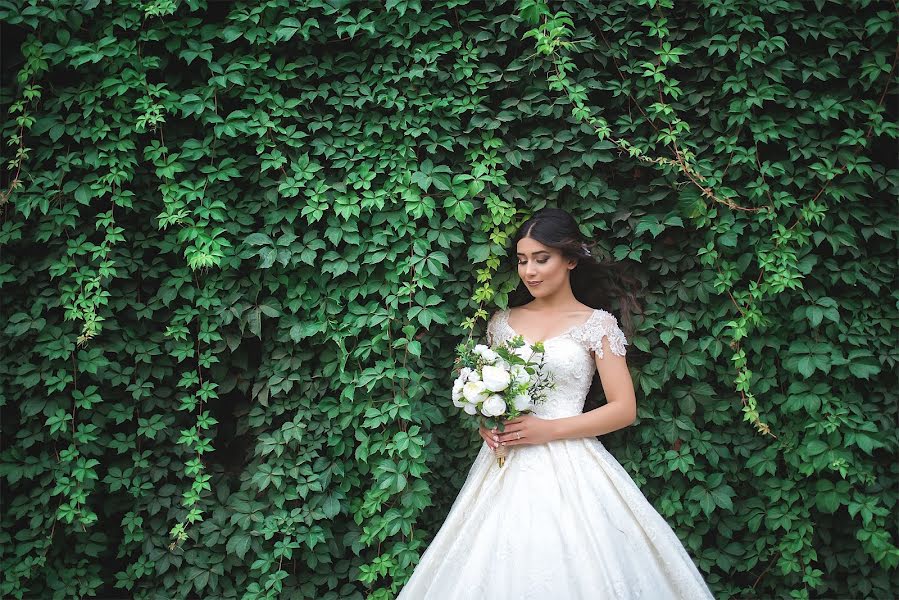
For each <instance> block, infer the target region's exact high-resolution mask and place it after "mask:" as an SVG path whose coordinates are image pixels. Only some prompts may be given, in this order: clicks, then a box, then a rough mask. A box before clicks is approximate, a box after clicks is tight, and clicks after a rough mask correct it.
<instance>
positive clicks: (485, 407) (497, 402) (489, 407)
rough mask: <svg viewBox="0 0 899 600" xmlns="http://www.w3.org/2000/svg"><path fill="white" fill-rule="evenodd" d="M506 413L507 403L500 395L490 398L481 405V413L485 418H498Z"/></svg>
mask: <svg viewBox="0 0 899 600" xmlns="http://www.w3.org/2000/svg"><path fill="white" fill-rule="evenodd" d="M504 412H506V401H505V400H503V397H502V396H500V395H499V394H493V395H491V396H488V397H487V399H486V400H484V404H482V405H481V413H482V414H483V415H484V416H485V417H498V416H500V415H501V414H503V413H504Z"/></svg>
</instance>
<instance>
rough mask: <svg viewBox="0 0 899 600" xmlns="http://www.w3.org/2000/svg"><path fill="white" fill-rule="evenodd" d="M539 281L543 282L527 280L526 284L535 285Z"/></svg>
mask: <svg viewBox="0 0 899 600" xmlns="http://www.w3.org/2000/svg"><path fill="white" fill-rule="evenodd" d="M540 283H543V282H542V281H528V282H527V284H528V285H529V286H531V287H534V286H535V285H538V284H540Z"/></svg>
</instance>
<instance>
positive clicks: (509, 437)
mask: <svg viewBox="0 0 899 600" xmlns="http://www.w3.org/2000/svg"><path fill="white" fill-rule="evenodd" d="M526 437H527V434H526V433H525V432H524V430H519V429H516V430H515V431H507V432H505V433H503V434H502V435H501V436H499V441H500V442H505V443H506V444H507V445H508V444H509V443H510V442H517V441H520V440H523V439H524V438H526Z"/></svg>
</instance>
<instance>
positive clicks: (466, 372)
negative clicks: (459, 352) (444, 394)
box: [457, 367, 474, 383]
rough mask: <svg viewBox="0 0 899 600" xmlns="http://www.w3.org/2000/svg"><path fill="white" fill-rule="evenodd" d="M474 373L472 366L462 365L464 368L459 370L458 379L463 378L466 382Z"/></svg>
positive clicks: (463, 381)
mask: <svg viewBox="0 0 899 600" xmlns="http://www.w3.org/2000/svg"><path fill="white" fill-rule="evenodd" d="M472 373H474V369H472V368H471V367H462V369H461V370H460V371H459V377H458V379H457V381H458V380H461V381H462V383H465V382H466V381H468V379H469V378H470V377H471V374H472Z"/></svg>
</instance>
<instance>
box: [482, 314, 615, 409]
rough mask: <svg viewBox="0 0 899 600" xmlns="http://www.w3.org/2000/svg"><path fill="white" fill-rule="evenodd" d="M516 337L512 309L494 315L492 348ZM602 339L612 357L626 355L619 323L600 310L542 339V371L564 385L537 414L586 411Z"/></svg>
mask: <svg viewBox="0 0 899 600" xmlns="http://www.w3.org/2000/svg"><path fill="white" fill-rule="evenodd" d="M515 335H518V334H517V332H516V331H515V330H514V329H513V328H512V327H511V326H510V325H509V310H508V309H505V310H500V311H497V312H496V313H494V314H493V316H492V317H491V318H490V322H489V323H488V324H487V341H488V345H490V346H491V347H493V346H495V345H497V344H500V343H502V342H504V341H506V340H508V339H511V338H513V337H515ZM603 338H607V339H608V341H609V348H610V349H611V351H612V353H613V354H617V355H619V356H624V355H625V346H626V345H627V339H626V338H625V337H624V333H623V332H622V331H621V329H620V328H619V327H618V320H617V319H616V318H615V316H614V315H612V314H611V313H609V312H608V311H605V310H602V309H599V308H597V309H593V312H592V313H591V315H590V317H589V318H588V319H587V320H586V321H584V322H583V323H580V324H578V325H574V326H573V327H569V328H568V329H566V330H565V331H563V332H562V333H560V334H558V335H554V336H552V337H551V338H548V339H546V340H543V346H544V349H545V356H544V363H543V367H542V368H543V369H544V370H548V372H550V373H552V375H553V379H554V381H556V382H562V384H561V385H556V386H555V387H553V388H550V389H548V390H547V392H546V398H545V399H544V401H543V402H541V403H540V404H538V405H537V406H536V407H535V409H534V414H535V415H537V416H538V417H542V418H560V417H569V416H572V415H577V414H580V413H581V412H583V410H584V401H585V400H586V397H587V391H588V390H589V389H590V382H591V381H592V379H593V373H595V372H596V362H595V361H594V360H593V356H592V355H591V354H590V353H591V352H595V353H596V355H597V356H599V357H600V358H602V357H603V344H602V340H603ZM526 341H527V342H528V343H531V342H532V340H526ZM550 349H551V350H550Z"/></svg>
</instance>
